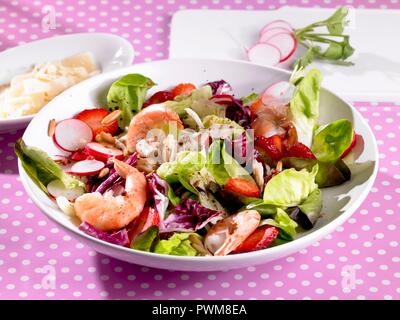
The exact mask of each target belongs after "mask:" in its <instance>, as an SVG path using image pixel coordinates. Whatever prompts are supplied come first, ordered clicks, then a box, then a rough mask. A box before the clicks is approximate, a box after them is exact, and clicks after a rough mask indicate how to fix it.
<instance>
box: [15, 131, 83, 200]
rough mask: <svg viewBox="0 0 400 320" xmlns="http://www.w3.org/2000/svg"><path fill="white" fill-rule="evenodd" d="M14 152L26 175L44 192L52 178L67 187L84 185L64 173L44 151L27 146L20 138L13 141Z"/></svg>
mask: <svg viewBox="0 0 400 320" xmlns="http://www.w3.org/2000/svg"><path fill="white" fill-rule="evenodd" d="M15 153H16V155H17V156H18V158H19V159H20V160H21V164H22V167H23V168H24V169H25V171H26V173H27V174H28V176H29V177H30V178H31V179H32V181H33V182H34V183H35V184H36V185H37V186H38V187H39V188H40V189H41V190H42V191H43V192H45V193H46V194H48V191H47V185H48V184H49V183H50V182H51V181H53V180H60V181H61V182H62V184H63V185H64V186H65V188H67V189H74V188H77V187H82V188H84V187H85V184H84V183H83V182H82V181H80V180H78V179H77V178H75V177H74V176H72V175H69V174H67V173H65V172H64V170H62V169H61V167H60V166H59V165H58V164H57V163H56V162H54V161H53V159H51V158H50V157H49V155H48V154H47V153H46V152H44V151H42V150H40V149H38V148H35V147H29V146H27V145H26V144H25V142H24V141H23V140H22V139H18V140H17V141H16V142H15Z"/></svg>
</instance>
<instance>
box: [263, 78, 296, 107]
mask: <svg viewBox="0 0 400 320" xmlns="http://www.w3.org/2000/svg"><path fill="white" fill-rule="evenodd" d="M295 89H296V87H295V86H294V85H293V84H292V83H290V82H288V81H279V82H277V83H274V84H273V85H272V86H270V87H268V88H267V89H266V90H265V91H264V93H263V95H262V97H261V100H262V103H263V104H264V105H266V106H277V105H281V106H284V105H287V104H288V103H289V102H290V100H291V99H292V96H293V93H294V90H295Z"/></svg>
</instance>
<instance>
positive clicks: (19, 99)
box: [0, 52, 100, 118]
mask: <svg viewBox="0 0 400 320" xmlns="http://www.w3.org/2000/svg"><path fill="white" fill-rule="evenodd" d="M99 72H100V70H99V69H98V67H97V66H96V63H95V61H94V59H93V56H92V54H91V53H90V52H83V53H79V54H77V55H74V56H71V57H68V58H65V59H64V60H61V61H55V62H47V63H42V64H37V65H35V66H34V68H33V69H32V71H31V72H28V73H24V74H20V75H17V76H15V77H14V78H13V79H12V80H11V81H10V85H9V86H5V87H2V88H1V90H0V118H1V117H3V118H15V117H20V116H24V115H31V114H35V113H37V112H38V111H39V110H40V109H41V108H42V107H43V106H45V105H46V104H47V103H48V102H49V101H50V100H52V99H53V98H54V97H56V96H57V95H59V94H60V93H61V92H63V91H65V90H66V89H68V88H69V87H72V86H73V85H75V84H77V83H79V82H81V81H83V80H85V79H87V78H90V77H92V76H94V75H96V74H98V73H99Z"/></svg>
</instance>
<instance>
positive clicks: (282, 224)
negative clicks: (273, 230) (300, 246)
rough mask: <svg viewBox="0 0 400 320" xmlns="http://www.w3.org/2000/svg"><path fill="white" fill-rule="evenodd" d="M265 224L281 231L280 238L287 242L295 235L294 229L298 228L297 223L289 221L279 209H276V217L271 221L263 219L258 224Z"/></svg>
mask: <svg viewBox="0 0 400 320" xmlns="http://www.w3.org/2000/svg"><path fill="white" fill-rule="evenodd" d="M266 224H268V225H270V226H274V227H277V228H279V229H281V231H283V232H284V235H282V234H280V236H281V237H282V236H283V238H284V239H287V240H292V239H293V237H294V236H295V235H296V228H297V227H298V224H297V222H296V221H294V220H293V219H291V218H290V217H289V215H288V214H287V213H286V212H285V211H284V210H282V209H281V208H277V209H276V215H275V216H274V218H273V219H271V218H270V219H265V220H262V221H261V223H260V225H266ZM281 233H282V232H281ZM285 236H286V237H285Z"/></svg>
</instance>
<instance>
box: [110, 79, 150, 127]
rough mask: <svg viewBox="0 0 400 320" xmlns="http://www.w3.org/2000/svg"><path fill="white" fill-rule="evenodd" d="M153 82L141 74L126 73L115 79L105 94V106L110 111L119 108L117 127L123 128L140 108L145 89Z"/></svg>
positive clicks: (145, 92) (144, 96)
mask: <svg viewBox="0 0 400 320" xmlns="http://www.w3.org/2000/svg"><path fill="white" fill-rule="evenodd" d="M154 85H155V83H154V82H153V81H152V80H151V79H149V78H147V77H145V76H142V75H141V74H136V73H134V74H127V75H126V76H123V77H122V78H121V79H119V80H117V81H115V82H114V83H113V84H112V85H111V87H110V89H109V90H108V94H107V106H108V109H109V110H110V111H114V110H117V109H118V110H120V111H121V112H122V115H121V118H120V119H118V123H119V127H120V128H121V129H125V127H126V126H128V125H129V123H130V122H131V119H132V117H133V115H134V114H135V113H137V112H139V111H140V110H141V109H142V105H143V102H144V100H145V98H146V94H147V90H148V89H150V88H151V87H153V86H154Z"/></svg>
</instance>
